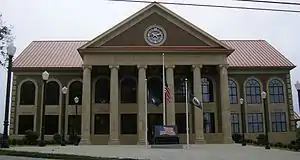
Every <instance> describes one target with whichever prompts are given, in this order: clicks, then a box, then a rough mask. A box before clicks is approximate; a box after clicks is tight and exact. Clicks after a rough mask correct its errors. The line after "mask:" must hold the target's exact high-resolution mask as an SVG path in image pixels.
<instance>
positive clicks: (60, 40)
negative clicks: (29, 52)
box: [32, 39, 89, 42]
mask: <svg viewBox="0 0 300 160" xmlns="http://www.w3.org/2000/svg"><path fill="white" fill-rule="evenodd" d="M88 41H89V40H80V39H78V40H76V39H74V40H72V39H70V40H34V41H32V42H88Z"/></svg>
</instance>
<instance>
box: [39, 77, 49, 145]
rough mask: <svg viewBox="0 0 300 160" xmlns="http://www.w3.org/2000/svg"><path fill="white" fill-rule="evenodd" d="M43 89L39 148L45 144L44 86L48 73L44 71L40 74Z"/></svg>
mask: <svg viewBox="0 0 300 160" xmlns="http://www.w3.org/2000/svg"><path fill="white" fill-rule="evenodd" d="M42 78H43V83H44V88H43V90H44V91H43V108H42V128H41V141H40V143H39V146H40V147H44V146H46V143H45V141H44V135H45V108H46V107H45V106H46V104H45V103H46V85H47V80H48V79H49V73H48V72H47V71H44V72H43V73H42Z"/></svg>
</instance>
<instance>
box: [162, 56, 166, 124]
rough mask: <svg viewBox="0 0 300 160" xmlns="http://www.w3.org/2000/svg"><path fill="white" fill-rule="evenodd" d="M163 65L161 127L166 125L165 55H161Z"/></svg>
mask: <svg viewBox="0 0 300 160" xmlns="http://www.w3.org/2000/svg"><path fill="white" fill-rule="evenodd" d="M162 59H163V65H162V73H163V77H162V79H163V125H164V126H165V125H166V93H165V91H166V82H165V81H166V80H165V54H164V53H163V54H162Z"/></svg>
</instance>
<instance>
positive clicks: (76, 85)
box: [69, 81, 82, 105]
mask: <svg viewBox="0 0 300 160" xmlns="http://www.w3.org/2000/svg"><path fill="white" fill-rule="evenodd" d="M75 97H78V98H79V102H78V105H81V104H82V83H81V82H80V81H74V82H72V83H71V84H70V86H69V105H75V102H74V98H75Z"/></svg>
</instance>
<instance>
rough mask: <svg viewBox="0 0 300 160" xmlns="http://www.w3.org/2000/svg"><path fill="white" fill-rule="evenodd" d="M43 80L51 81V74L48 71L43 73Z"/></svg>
mask: <svg viewBox="0 0 300 160" xmlns="http://www.w3.org/2000/svg"><path fill="white" fill-rule="evenodd" d="M42 78H43V80H44V81H47V80H48V79H49V73H48V72H47V71H44V72H43V73H42Z"/></svg>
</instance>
